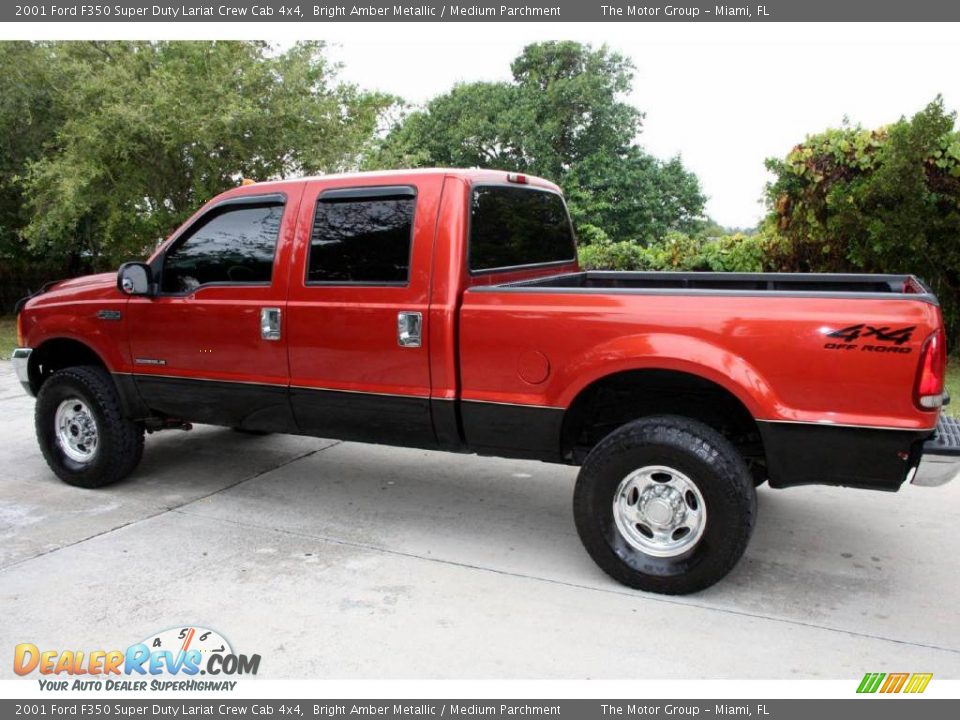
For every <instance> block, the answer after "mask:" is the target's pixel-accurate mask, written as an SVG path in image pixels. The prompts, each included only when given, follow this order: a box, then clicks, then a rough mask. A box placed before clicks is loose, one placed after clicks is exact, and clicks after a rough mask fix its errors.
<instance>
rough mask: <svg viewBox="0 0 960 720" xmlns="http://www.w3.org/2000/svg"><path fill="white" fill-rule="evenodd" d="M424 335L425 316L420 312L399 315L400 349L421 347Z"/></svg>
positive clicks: (398, 336)
mask: <svg viewBox="0 0 960 720" xmlns="http://www.w3.org/2000/svg"><path fill="white" fill-rule="evenodd" d="M422 333H423V315H421V314H420V313H418V312H399V313H397V344H398V345H399V346H400V347H414V348H418V347H420V342H421V337H422Z"/></svg>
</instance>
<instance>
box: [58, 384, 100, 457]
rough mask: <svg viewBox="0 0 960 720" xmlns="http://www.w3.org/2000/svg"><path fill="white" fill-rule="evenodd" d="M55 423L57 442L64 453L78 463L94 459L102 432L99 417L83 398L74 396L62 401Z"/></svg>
mask: <svg viewBox="0 0 960 720" xmlns="http://www.w3.org/2000/svg"><path fill="white" fill-rule="evenodd" d="M53 423H54V428H55V429H56V432H57V444H59V445H60V449H61V450H62V451H63V454H64V455H66V456H67V457H68V458H70V459H71V460H73V461H74V462H78V463H88V462H90V461H91V460H93V458H94V457H95V456H96V454H97V448H98V447H99V444H100V432H99V430H98V428H97V419H96V418H95V417H94V415H93V412H91V410H90V408H89V407H87V404H86V403H85V402H84V401H83V400H81V399H80V398H77V397H72V398H67V399H66V400H64V401H63V402H62V403H60V405H59V406H58V407H57V413H56V415H55V416H54V420H53Z"/></svg>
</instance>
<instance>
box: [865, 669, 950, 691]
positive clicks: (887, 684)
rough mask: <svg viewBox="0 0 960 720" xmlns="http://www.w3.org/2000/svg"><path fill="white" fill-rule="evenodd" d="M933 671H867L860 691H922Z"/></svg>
mask: <svg viewBox="0 0 960 720" xmlns="http://www.w3.org/2000/svg"><path fill="white" fill-rule="evenodd" d="M932 677H933V673H867V674H866V675H864V676H863V680H861V681H860V687H858V688H857V692H858V693H876V692H880V693H900V692H903V693H922V692H923V691H924V690H926V689H927V685H929V684H930V679H931V678H932Z"/></svg>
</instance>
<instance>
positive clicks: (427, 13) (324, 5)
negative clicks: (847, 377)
mask: <svg viewBox="0 0 960 720" xmlns="http://www.w3.org/2000/svg"><path fill="white" fill-rule="evenodd" d="M957 20H960V3H957V2H944V0H911V2H904V0H763V2H762V3H746V2H744V3H740V4H729V5H726V4H716V3H705V2H682V1H681V2H674V3H670V2H657V1H655V0H650V1H648V2H621V1H620V0H526V2H514V1H508V2H505V3H499V2H483V1H481V2H441V1H440V0H420V1H416V0H394V1H393V2H385V1H384V0H368V1H367V2H327V1H326V0H313V1H312V2H297V0H217V1H214V2H186V3H177V2H173V3H170V2H146V1H145V0H126V1H125V2H111V3H103V4H94V3H90V2H72V1H70V0H62V1H60V2H25V3H13V4H8V3H4V4H3V6H2V7H0V21H2V22H216V23H223V22H260V23H262V22H310V23H328V22H397V21H410V22H478V21H480V22H483V21H485V22H931V21H940V22H943V21H957Z"/></svg>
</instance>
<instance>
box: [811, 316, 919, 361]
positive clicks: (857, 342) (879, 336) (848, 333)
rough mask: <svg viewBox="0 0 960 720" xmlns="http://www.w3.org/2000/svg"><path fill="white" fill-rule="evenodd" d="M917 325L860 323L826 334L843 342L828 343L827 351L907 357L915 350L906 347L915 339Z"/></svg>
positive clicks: (825, 346)
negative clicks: (896, 326)
mask: <svg viewBox="0 0 960 720" xmlns="http://www.w3.org/2000/svg"><path fill="white" fill-rule="evenodd" d="M916 329H917V326H916V325H908V326H906V327H899V328H894V327H890V326H889V325H880V326H875V325H867V324H866V323H858V324H857V325H848V326H847V327H845V328H840V329H839V330H833V331H832V332H828V333H826V336H827V337H828V338H836V339H837V340H842V341H843V342H828V343H826V344H825V345H824V346H823V347H824V348H826V349H827V350H861V351H863V352H875V353H893V354H899V355H907V354H909V353H911V352H913V348H909V347H904V345H906V344H907V343H908V342H910V339H911V338H912V337H913V331H914V330H916Z"/></svg>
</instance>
